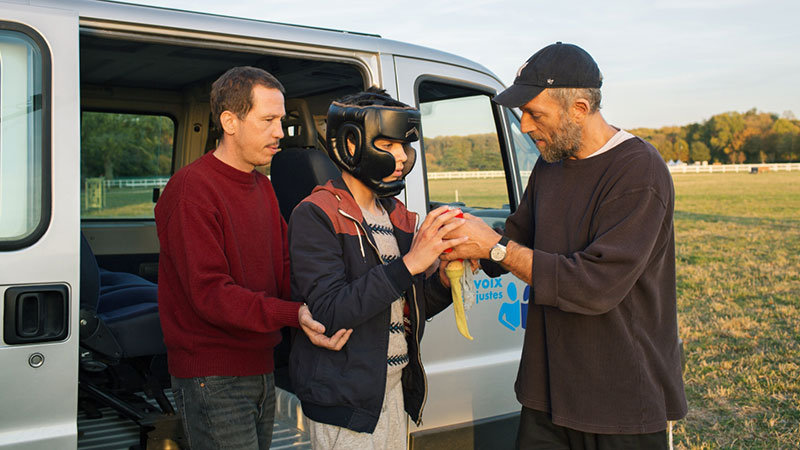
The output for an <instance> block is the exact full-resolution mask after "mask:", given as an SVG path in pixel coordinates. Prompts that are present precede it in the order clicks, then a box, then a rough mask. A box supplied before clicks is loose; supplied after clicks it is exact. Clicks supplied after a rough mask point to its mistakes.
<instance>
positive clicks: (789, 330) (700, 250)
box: [428, 172, 800, 450]
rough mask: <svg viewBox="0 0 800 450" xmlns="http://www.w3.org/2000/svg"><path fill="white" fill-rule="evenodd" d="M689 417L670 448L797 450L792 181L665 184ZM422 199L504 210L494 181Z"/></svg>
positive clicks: (798, 213)
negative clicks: (670, 203)
mask: <svg viewBox="0 0 800 450" xmlns="http://www.w3.org/2000/svg"><path fill="white" fill-rule="evenodd" d="M673 179H674V181H675V191H676V199H675V233H676V236H675V237H676V246H677V248H676V252H677V291H678V310H679V321H680V336H681V337H682V338H683V340H684V344H685V351H686V359H687V361H686V373H685V381H686V393H687V396H688V399H689V415H688V416H687V417H686V418H685V419H684V420H681V421H679V422H677V423H676V425H675V446H676V448H679V449H718V448H720V449H722V448H724V449H740V448H748V449H765V450H766V449H789V448H799V447H800V406H799V405H800V173H798V172H788V173H787V172H782V173H761V174H758V175H751V174H687V175H675V176H674V178H673ZM428 188H429V190H430V193H431V199H433V200H438V201H448V202H449V201H454V199H455V198H454V194H455V190H458V192H459V200H461V201H463V202H465V203H466V204H467V205H468V206H477V205H480V206H493V205H498V204H500V203H505V202H507V201H508V200H505V199H504V194H505V192H506V188H505V185H504V181H503V180H501V179H488V180H453V181H445V180H436V181H431V182H430V183H429V186H428Z"/></svg>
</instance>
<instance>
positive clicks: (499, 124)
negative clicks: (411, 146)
mask: <svg viewBox="0 0 800 450" xmlns="http://www.w3.org/2000/svg"><path fill="white" fill-rule="evenodd" d="M426 82H433V83H438V84H444V85H450V86H455V87H459V88H464V89H468V90H471V91H474V92H475V95H485V96H486V97H488V99H489V105H490V106H491V109H492V117H493V118H494V126H495V132H496V133H497V142H498V145H499V147H500V157H501V159H502V161H503V172H504V174H505V175H504V178H505V181H506V194H507V195H508V204H509V209H510V213H509V215H511V214H514V212H515V211H516V210H517V205H518V203H519V199H518V198H517V197H518V195H517V191H516V189H515V187H514V186H515V178H516V177H514V176H513V173H514V171H515V169H514V167H515V165H516V164H515V160H514V159H513V157H511V156H510V152H509V146H508V142H507V140H508V136H506V133H505V132H504V130H505V127H504V124H505V119H504V118H503V117H502V113H501V112H500V107H499V105H497V104H495V103H494V102H492V97H494V96H495V95H497V92H496V91H495V90H494V89H491V88H488V87H486V86H483V85H479V84H474V83H470V82H467V81H464V80H455V79H452V78H446V77H440V76H435V75H422V76H420V77H417V79H416V80H415V81H414V99H415V101H416V105H415V106H416V108H417V109H420V95H419V90H420V86H421V85H422V84H423V83H426ZM454 98H456V97H454ZM457 98H464V97H457ZM420 152H421V153H422V154H421V155H419V156H420V157H421V158H419V159H421V160H422V173H423V177H422V178H423V181H424V183H423V190H424V191H425V205H426V207H427V212H430V211H431V209H430V208H431V199H430V193H429V189H428V165H427V161H426V158H425V124H423V125H422V134H421V137H420ZM509 174H512V176H511V177H510V176H509ZM520 196H521V195H520Z"/></svg>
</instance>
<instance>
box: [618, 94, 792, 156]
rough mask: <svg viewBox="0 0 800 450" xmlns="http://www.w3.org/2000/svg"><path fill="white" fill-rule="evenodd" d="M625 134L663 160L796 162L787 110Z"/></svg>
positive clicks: (720, 117) (725, 115)
mask: <svg viewBox="0 0 800 450" xmlns="http://www.w3.org/2000/svg"><path fill="white" fill-rule="evenodd" d="M629 131H630V132H631V133H633V134H635V135H637V136H640V137H642V138H644V139H646V140H648V141H649V142H650V143H651V144H653V146H654V147H655V148H656V149H657V150H658V152H659V153H661V156H662V157H663V158H664V160H665V161H683V162H686V163H693V162H703V161H707V162H710V163H723V164H741V163H767V162H793V161H798V160H800V121H799V120H797V119H796V118H795V117H794V115H793V114H792V113H791V111H787V112H785V113H783V114H782V115H780V116H779V115H777V114H774V113H766V112H758V111H757V110H756V109H755V108H753V109H751V110H750V111H747V112H744V113H739V112H726V113H722V114H717V115H715V116H712V117H711V118H710V119H708V120H706V121H704V122H702V123H692V124H689V125H684V126H681V127H676V126H672V127H662V128H658V129H654V128H635V129H632V130H629Z"/></svg>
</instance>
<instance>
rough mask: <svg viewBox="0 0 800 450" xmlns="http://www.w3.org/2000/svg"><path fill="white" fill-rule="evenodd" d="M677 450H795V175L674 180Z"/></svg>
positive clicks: (798, 393)
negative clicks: (680, 409) (683, 402)
mask: <svg viewBox="0 0 800 450" xmlns="http://www.w3.org/2000/svg"><path fill="white" fill-rule="evenodd" d="M673 179H674V181H675V190H676V201H675V230H676V246H677V248H676V252H677V269H678V273H677V286H678V308H679V321H680V335H681V337H682V338H683V340H684V343H685V350H686V355H687V364H686V373H685V374H684V378H685V381H686V393H687V396H688V399H689V414H688V416H687V417H686V419H684V420H681V421H679V422H678V423H677V424H676V426H675V438H676V448H679V449H692V450H705V449H717V448H725V449H729V448H730V449H734V448H735V449H738V448H748V449H750V448H752V449H788V448H798V446H800V426H799V425H798V423H800V412H798V404H800V367H799V366H798V364H797V361H800V173H797V172H790V173H766V174H758V175H750V174H695V175H675V176H674V178H673Z"/></svg>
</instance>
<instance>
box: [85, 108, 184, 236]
mask: <svg viewBox="0 0 800 450" xmlns="http://www.w3.org/2000/svg"><path fill="white" fill-rule="evenodd" d="M85 112H90V113H107V114H131V115H137V116H158V117H166V118H168V119H169V120H171V121H172V125H173V126H172V157H171V158H170V169H169V171H170V173H169V178H172V176H173V175H175V151H176V150H177V146H178V126H179V123H178V119H176V118H175V116H174V115H173V114H171V113H166V112H163V111H151V110H141V109H108V108H81V111H80V117H79V124H80V128H81V131H82V130H83V113H85ZM80 158H83V149H81V152H80ZM81 162H83V161H82V160H81ZM80 176H81V179H83V173H81V174H80ZM81 189H82V188H81ZM162 190H163V188H162ZM81 208H82V207H81ZM80 214H81V215H80V221H81V223H134V222H155V220H156V219H155V217H83V210H82V209H81V213H80Z"/></svg>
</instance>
